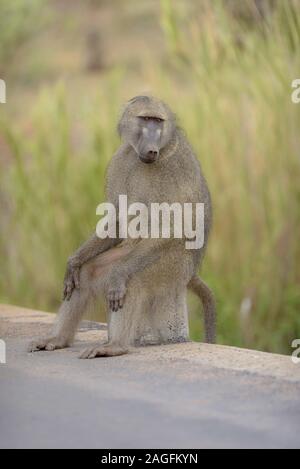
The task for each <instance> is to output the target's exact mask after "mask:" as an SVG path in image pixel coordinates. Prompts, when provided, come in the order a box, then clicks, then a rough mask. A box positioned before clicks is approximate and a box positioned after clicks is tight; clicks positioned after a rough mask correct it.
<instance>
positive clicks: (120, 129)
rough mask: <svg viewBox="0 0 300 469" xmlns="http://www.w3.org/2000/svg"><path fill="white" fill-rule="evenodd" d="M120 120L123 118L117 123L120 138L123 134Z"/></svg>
mask: <svg viewBox="0 0 300 469" xmlns="http://www.w3.org/2000/svg"><path fill="white" fill-rule="evenodd" d="M122 118H123V116H122V117H121V118H120V119H119V122H118V125H117V131H118V134H119V137H121V136H122V132H123V125H122Z"/></svg>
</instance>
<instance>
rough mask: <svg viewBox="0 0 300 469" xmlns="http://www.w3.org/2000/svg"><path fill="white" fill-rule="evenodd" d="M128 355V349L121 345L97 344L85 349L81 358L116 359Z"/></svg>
mask: <svg viewBox="0 0 300 469" xmlns="http://www.w3.org/2000/svg"><path fill="white" fill-rule="evenodd" d="M126 353H128V349H127V348H125V347H122V346H121V345H117V344H111V343H107V344H101V343H96V344H94V345H91V346H90V347H88V348H86V349H84V350H83V352H82V353H81V354H80V355H79V358H96V357H116V356H118V355H125V354H126Z"/></svg>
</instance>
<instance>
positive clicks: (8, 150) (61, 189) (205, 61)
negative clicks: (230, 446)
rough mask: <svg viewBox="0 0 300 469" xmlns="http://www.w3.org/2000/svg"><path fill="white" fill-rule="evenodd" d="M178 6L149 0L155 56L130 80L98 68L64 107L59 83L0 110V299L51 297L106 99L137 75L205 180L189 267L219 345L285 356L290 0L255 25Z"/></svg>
mask: <svg viewBox="0 0 300 469" xmlns="http://www.w3.org/2000/svg"><path fill="white" fill-rule="evenodd" d="M174 5H175V7H174ZM190 5H191V4H190V2H186V5H185V4H184V3H183V2H180V3H177V2H171V1H170V0H164V1H162V2H161V12H160V20H161V26H162V28H163V30H164V33H165V36H164V37H165V46H166V51H167V52H166V54H165V55H164V57H163V60H161V61H158V62H156V63H155V66H154V64H153V63H152V62H151V61H149V59H146V58H145V59H143V58H142V57H141V63H140V71H139V75H138V76H135V77H134V78H132V73H133V72H132V71H131V70H128V68H126V67H118V68H116V69H114V70H108V71H106V72H104V74H103V76H102V78H101V86H99V89H98V91H95V89H93V90H89V89H85V90H84V93H82V95H79V96H78V95H76V102H75V103H74V95H73V96H72V94H71V93H70V92H69V90H68V87H67V86H66V85H65V83H64V81H61V82H59V83H57V84H55V85H53V86H51V87H48V88H46V87H43V88H42V89H41V91H40V92H39V95H38V98H37V99H36V101H35V103H34V105H33V106H31V107H30V109H29V111H28V115H27V116H26V119H25V122H26V123H25V124H24V119H23V120H22V122H19V121H18V120H15V119H12V117H11V116H8V115H7V113H6V114H5V113H4V111H3V108H1V109H0V111H1V114H0V126H1V127H0V151H1V148H2V150H3V154H6V155H7V157H6V158H4V160H3V161H2V160H1V162H0V169H1V174H0V184H1V189H0V203H1V206H2V207H1V213H0V223H1V232H0V236H1V237H0V252H1V258H2V259H3V265H2V268H1V270H0V300H1V301H6V302H10V303H17V304H22V305H26V306H31V307H35V308H43V309H48V310H52V309H54V308H56V307H57V305H58V302H59V299H60V292H61V284H62V278H63V273H64V268H65V262H66V259H67V257H68V255H69V254H70V253H71V252H72V251H73V250H74V249H75V248H76V247H77V246H78V245H79V244H80V243H81V242H82V241H83V240H84V239H85V238H86V237H87V236H88V234H89V233H90V232H91V231H92V230H93V229H94V227H95V224H96V221H97V220H96V216H95V208H96V206H97V204H98V203H99V202H100V201H102V200H103V181H104V172H105V167H106V165H107V162H108V160H109V158H110V157H111V155H112V153H113V152H114V150H115V149H116V148H117V146H118V137H117V135H116V132H115V127H116V121H117V119H118V112H119V107H120V106H121V104H122V103H123V101H124V100H125V99H126V98H129V97H131V95H135V94H137V93H138V92H139V90H138V89H137V88H138V87H137V85H136V84H137V83H138V81H139V80H140V81H141V82H143V83H144V82H147V84H148V87H149V88H150V89H151V91H152V93H153V94H155V95H158V96H160V97H161V98H163V99H165V100H166V101H167V102H168V103H169V104H170V105H171V107H172V108H173V109H174V110H175V111H176V113H177V114H178V118H179V123H180V125H182V127H183V128H184V129H185V131H186V133H187V136H188V138H189V139H190V140H191V142H192V144H193V147H194V149H195V150H196V152H197V154H198V156H199V159H200V161H201V163H202V166H203V169H204V172H205V174H206V177H207V179H208V182H209V186H210V188H211V193H212V199H213V207H214V227H213V232H212V236H211V240H210V244H209V247H208V251H207V255H206V259H205V262H204V266H203V270H202V275H203V278H205V279H206V280H207V282H208V283H209V284H210V285H211V287H212V288H213V290H214V291H215V293H216V296H217V300H218V317H219V320H218V341H219V342H220V343H224V344H231V345H239V346H244V347H251V348H257V349H261V350H267V351H274V352H282V353H289V352H290V351H291V349H290V344H291V341H292V340H293V339H294V338H299V337H300V314H299V312H300V269H299V265H300V248H299V233H300V185H299V180H300V157H299V148H300V133H299V129H300V105H295V104H292V102H291V91H292V89H291V82H292V80H293V79H295V78H299V75H300V9H299V3H298V2H293V1H289V2H278V7H277V8H276V9H275V10H274V11H273V13H272V14H271V15H269V16H268V18H267V20H266V22H264V23H262V22H257V21H255V22H254V23H253V22H251V21H247V22H245V21H242V20H241V19H239V18H237V17H234V16H233V15H232V14H230V13H228V10H225V9H224V8H223V3H222V2H219V1H215V2H202V8H203V9H204V11H202V12H200V11H198V10H197V9H196V10H195V11H191V10H190ZM136 73H138V72H136ZM242 304H243V305H244V307H241V305H242ZM190 306H191V308H190V309H191V334H192V337H193V338H195V339H199V340H200V339H201V337H202V327H201V324H200V321H199V319H198V317H199V311H200V306H199V303H198V301H197V300H195V299H191V301H190ZM246 306H248V307H246Z"/></svg>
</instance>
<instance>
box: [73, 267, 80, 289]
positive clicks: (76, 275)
mask: <svg viewBox="0 0 300 469" xmlns="http://www.w3.org/2000/svg"><path fill="white" fill-rule="evenodd" d="M79 274H80V270H79V269H75V270H74V274H73V280H74V284H75V288H76V289H77V290H79V287H80V275H79Z"/></svg>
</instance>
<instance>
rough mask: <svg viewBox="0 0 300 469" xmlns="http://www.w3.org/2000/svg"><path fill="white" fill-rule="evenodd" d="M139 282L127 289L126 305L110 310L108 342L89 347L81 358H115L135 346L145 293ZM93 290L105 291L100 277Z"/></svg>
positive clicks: (132, 283) (133, 282) (132, 282)
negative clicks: (138, 284)
mask: <svg viewBox="0 0 300 469" xmlns="http://www.w3.org/2000/svg"><path fill="white" fill-rule="evenodd" d="M137 283H138V281H135V280H134V279H133V281H130V282H129V284H128V287H127V292H126V297H125V301H124V305H123V307H122V308H121V309H119V310H118V311H112V310H108V341H107V342H106V343H101V342H96V343H95V344H93V345H91V346H90V347H87V348H86V349H85V350H83V352H82V353H81V355H80V356H79V358H96V357H110V356H111V357H113V356H116V355H124V354H126V353H128V350H129V347H130V346H133V345H134V344H135V339H136V336H137V335H138V333H139V325H140V316H141V308H142V305H143V291H142V289H141V288H140V287H139V288H138V289H137V285H136V284H137ZM93 288H94V289H95V290H96V291H98V293H99V292H100V291H101V289H103V280H102V279H101V278H100V277H99V278H98V281H96V282H94V285H93ZM137 292H138V294H137Z"/></svg>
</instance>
